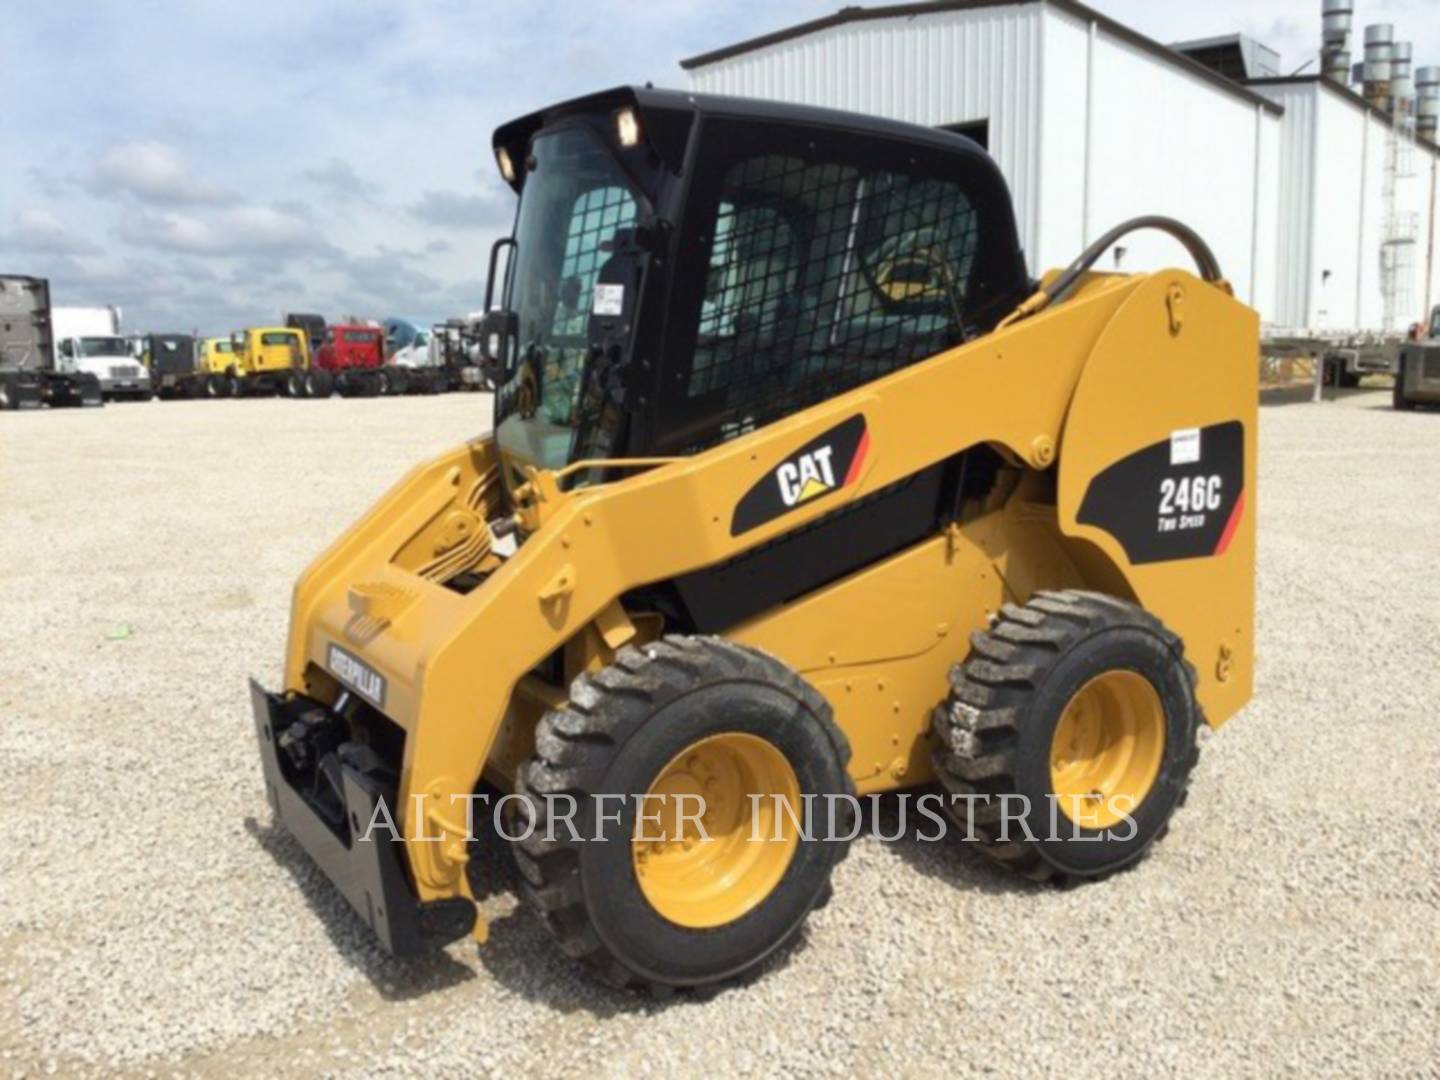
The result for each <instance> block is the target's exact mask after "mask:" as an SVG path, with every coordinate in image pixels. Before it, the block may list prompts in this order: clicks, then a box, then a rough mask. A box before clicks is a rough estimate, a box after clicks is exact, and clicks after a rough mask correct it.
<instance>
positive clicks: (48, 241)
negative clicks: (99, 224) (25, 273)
mask: <svg viewBox="0 0 1440 1080" xmlns="http://www.w3.org/2000/svg"><path fill="white" fill-rule="evenodd" d="M0 247H3V248H11V249H14V250H16V251H20V252H24V253H26V254H30V255H88V254H91V253H93V252H96V251H98V250H99V248H97V247H96V246H95V245H94V244H92V243H91V242H90V241H89V240H86V239H85V238H84V237H83V236H78V235H76V234H75V233H73V232H71V231H70V229H69V228H67V227H66V225H65V223H64V222H62V221H61V220H60V219H59V218H58V217H56V216H55V214H53V213H51V212H50V211H49V210H40V209H25V210H19V211H17V212H16V213H15V217H14V223H13V224H12V226H11V227H10V229H9V231H8V232H4V233H0Z"/></svg>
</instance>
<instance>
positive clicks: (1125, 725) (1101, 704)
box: [1050, 671, 1165, 829]
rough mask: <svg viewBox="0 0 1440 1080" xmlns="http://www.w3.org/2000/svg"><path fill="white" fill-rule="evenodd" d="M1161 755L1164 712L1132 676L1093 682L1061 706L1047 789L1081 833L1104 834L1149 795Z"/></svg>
mask: <svg viewBox="0 0 1440 1080" xmlns="http://www.w3.org/2000/svg"><path fill="white" fill-rule="evenodd" d="M1164 752H1165V709H1164V707H1163V706H1162V705H1161V704H1160V695H1159V694H1158V693H1156V692H1155V687H1154V686H1152V685H1151V683H1150V680H1149V679H1147V678H1145V677H1144V676H1143V675H1140V674H1137V673H1136V672H1133V671H1107V672H1105V674H1103V675H1097V676H1095V678H1093V679H1091V680H1090V681H1089V682H1087V683H1086V684H1085V685H1084V686H1082V687H1081V688H1080V689H1079V691H1077V692H1076V694H1075V696H1074V697H1072V698H1071V699H1070V700H1069V702H1068V703H1067V704H1066V705H1065V711H1064V712H1062V713H1061V714H1060V722H1059V723H1058V724H1056V725H1055V734H1054V736H1052V738H1051V740H1050V787H1051V790H1052V791H1053V792H1054V793H1055V796H1056V798H1057V800H1058V801H1059V803H1060V810H1061V812H1062V813H1063V814H1064V815H1065V816H1066V817H1068V818H1069V819H1070V820H1071V821H1073V822H1074V823H1075V824H1076V825H1079V826H1081V827H1082V828H1086V829H1108V828H1111V827H1113V826H1115V825H1117V824H1119V823H1120V822H1121V821H1123V820H1124V819H1125V818H1126V817H1127V816H1128V815H1130V814H1132V813H1133V812H1134V810H1135V809H1136V807H1138V806H1139V805H1140V803H1141V802H1142V801H1143V800H1144V798H1145V796H1146V795H1148V794H1149V793H1150V789H1151V788H1152V787H1153V786H1154V785H1155V778H1156V776H1158V775H1159V773H1160V759H1161V757H1162V756H1163V755H1164Z"/></svg>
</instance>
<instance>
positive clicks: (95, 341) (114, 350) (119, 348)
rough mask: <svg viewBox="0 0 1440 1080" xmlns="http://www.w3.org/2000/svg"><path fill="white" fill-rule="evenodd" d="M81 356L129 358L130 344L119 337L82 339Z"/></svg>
mask: <svg viewBox="0 0 1440 1080" xmlns="http://www.w3.org/2000/svg"><path fill="white" fill-rule="evenodd" d="M80 355H81V356H129V355H130V344H129V342H127V341H126V340H125V339H124V338H118V337H87V338H81V339H80Z"/></svg>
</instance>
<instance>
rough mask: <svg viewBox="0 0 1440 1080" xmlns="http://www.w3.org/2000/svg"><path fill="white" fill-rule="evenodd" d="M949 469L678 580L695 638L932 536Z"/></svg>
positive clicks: (934, 470) (911, 479)
mask: <svg viewBox="0 0 1440 1080" xmlns="http://www.w3.org/2000/svg"><path fill="white" fill-rule="evenodd" d="M949 468H950V464H949V463H945V462H942V463H941V464H939V465H935V466H932V467H931V468H929V469H926V470H925V471H923V472H919V473H916V474H915V475H914V476H911V477H908V478H907V479H905V480H902V481H901V482H900V483H898V484H892V485H891V486H890V487H888V488H885V489H884V490H883V491H877V492H876V493H875V494H874V495H871V496H869V497H867V498H865V499H861V500H860V501H858V502H856V503H854V504H852V505H850V506H847V507H845V508H844V509H842V510H838V511H836V512H835V513H833V514H830V515H828V516H827V517H823V518H820V519H819V520H818V521H815V522H812V523H811V524H809V525H807V526H805V527H804V528H802V529H797V530H796V531H795V532H793V533H788V534H786V535H785V536H782V537H780V538H779V539H777V540H772V541H771V542H770V543H768V544H765V545H763V546H761V547H758V548H755V549H754V550H752V551H747V552H746V553H745V554H744V555H740V556H738V557H736V558H734V559H731V560H730V561H729V562H726V563H721V564H720V565H719V566H712V567H707V568H706V569H704V570H697V571H696V572H694V573H692V574H686V575H684V576H683V577H679V578H676V579H675V582H674V585H675V589H676V592H678V593H679V596H680V598H681V600H682V601H683V603H684V604H685V607H686V609H687V610H688V612H689V615H690V618H691V620H692V621H693V622H694V626H695V630H696V632H698V633H702V634H710V633H718V632H720V631H722V630H725V629H727V628H729V627H731V626H734V625H735V624H736V623H738V622H740V621H741V620H743V619H747V618H749V617H750V616H752V615H757V614H759V613H760V612H762V611H764V610H766V609H767V608H771V607H774V606H775V605H776V604H783V603H785V602H786V601H788V600H793V599H795V598H796V597H799V596H804V595H806V594H808V593H811V592H813V591H814V590H816V589H818V588H819V587H820V586H822V585H825V584H827V583H829V582H831V581H835V580H837V579H839V578H842V577H845V576H846V575H847V574H852V573H854V572H855V571H857V570H860V569H862V568H864V567H866V566H868V565H870V564H871V563H874V562H878V561H879V560H881V559H883V558H885V557H886V556H888V555H892V554H894V553H895V552H897V551H900V550H902V549H903V548H907V547H910V546H911V545H912V544H916V543H918V542H919V541H921V540H923V539H924V538H925V537H926V536H929V535H931V534H933V533H934V532H935V531H936V530H937V529H938V528H939V527H940V525H941V522H942V520H943V518H944V517H945V514H946V511H947V509H948V504H947V502H946V500H945V499H944V498H943V492H944V490H945V477H946V472H947V469H949Z"/></svg>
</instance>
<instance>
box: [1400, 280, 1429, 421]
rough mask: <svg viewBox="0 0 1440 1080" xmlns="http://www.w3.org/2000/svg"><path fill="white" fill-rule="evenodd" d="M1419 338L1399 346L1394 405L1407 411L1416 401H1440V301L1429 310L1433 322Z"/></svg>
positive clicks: (1420, 332) (1420, 403) (1425, 403)
mask: <svg viewBox="0 0 1440 1080" xmlns="http://www.w3.org/2000/svg"><path fill="white" fill-rule="evenodd" d="M1416 338H1417V340H1415V341H1411V342H1407V343H1406V344H1404V345H1402V346H1400V358H1399V362H1398V363H1397V365H1396V370H1395V393H1394V399H1393V403H1394V405H1395V408H1397V409H1400V410H1402V411H1408V410H1410V409H1413V408H1415V406H1417V405H1440V304H1437V305H1436V306H1435V307H1434V308H1432V309H1431V311H1430V325H1429V326H1428V327H1424V328H1422V329H1421V330H1420V331H1419V332H1418V333H1417V334H1416Z"/></svg>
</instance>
